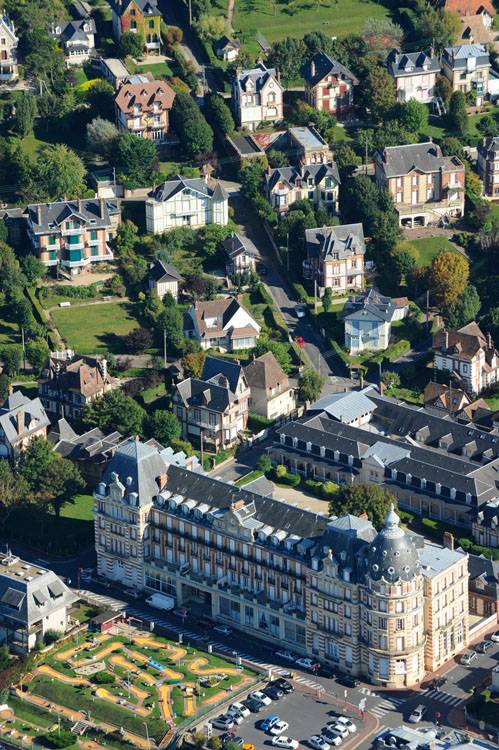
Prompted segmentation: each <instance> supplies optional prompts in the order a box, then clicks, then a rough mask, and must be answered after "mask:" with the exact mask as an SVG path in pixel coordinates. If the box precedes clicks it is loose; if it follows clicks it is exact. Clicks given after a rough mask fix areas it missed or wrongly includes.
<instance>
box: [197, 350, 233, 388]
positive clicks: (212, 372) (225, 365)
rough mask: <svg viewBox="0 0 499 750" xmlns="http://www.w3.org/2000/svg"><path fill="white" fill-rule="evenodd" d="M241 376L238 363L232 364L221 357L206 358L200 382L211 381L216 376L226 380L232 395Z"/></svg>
mask: <svg viewBox="0 0 499 750" xmlns="http://www.w3.org/2000/svg"><path fill="white" fill-rule="evenodd" d="M242 374H243V367H242V365H240V364H239V363H238V362H232V361H230V360H228V359H222V358H221V357H210V356H209V355H208V356H207V357H206V359H205V361H204V364H203V371H202V373H201V377H200V379H201V380H212V379H213V378H216V377H217V376H218V375H223V376H224V377H225V378H227V381H228V383H229V388H230V389H231V391H233V393H235V392H236V389H237V384H238V381H239V378H240V377H241V375H242Z"/></svg>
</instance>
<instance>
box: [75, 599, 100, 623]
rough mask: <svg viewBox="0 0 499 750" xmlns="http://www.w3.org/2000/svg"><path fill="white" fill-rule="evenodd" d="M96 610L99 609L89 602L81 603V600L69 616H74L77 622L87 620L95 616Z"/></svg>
mask: <svg viewBox="0 0 499 750" xmlns="http://www.w3.org/2000/svg"><path fill="white" fill-rule="evenodd" d="M98 612H99V609H98V608H97V607H93V606H91V605H90V604H83V602H81V603H80V604H79V606H78V608H77V609H74V610H73V611H72V612H71V616H72V617H74V619H75V620H78V622H88V621H89V620H91V619H92V617H95V615H96V614H98Z"/></svg>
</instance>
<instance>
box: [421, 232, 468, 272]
mask: <svg viewBox="0 0 499 750" xmlns="http://www.w3.org/2000/svg"><path fill="white" fill-rule="evenodd" d="M411 245H414V247H415V248H416V250H417V251H418V261H417V263H418V266H419V267H420V268H422V267H423V266H429V265H430V264H431V262H432V260H433V258H434V257H435V256H436V255H438V254H439V253H441V252H442V251H443V250H445V251H447V252H451V253H457V250H456V248H455V247H454V245H452V244H451V243H450V242H449V240H448V239H447V237H424V238H422V239H420V240H411Z"/></svg>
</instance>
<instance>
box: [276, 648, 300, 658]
mask: <svg viewBox="0 0 499 750" xmlns="http://www.w3.org/2000/svg"><path fill="white" fill-rule="evenodd" d="M275 655H276V656H278V657H279V659H284V660H285V661H296V660H297V659H298V657H297V655H296V654H293V653H292V652H291V651H285V650H284V649H282V650H279V651H276V652H275Z"/></svg>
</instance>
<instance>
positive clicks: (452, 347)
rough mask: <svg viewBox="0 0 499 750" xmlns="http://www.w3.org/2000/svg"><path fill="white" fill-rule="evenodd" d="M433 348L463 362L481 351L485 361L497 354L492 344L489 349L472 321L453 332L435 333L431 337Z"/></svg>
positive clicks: (478, 328)
mask: <svg viewBox="0 0 499 750" xmlns="http://www.w3.org/2000/svg"><path fill="white" fill-rule="evenodd" d="M490 343H491V344H492V341H490ZM433 348H434V349H436V350H440V351H442V352H446V353H447V354H448V355H449V356H453V357H458V358H459V359H465V360H472V359H473V357H476V355H477V354H478V353H479V352H480V351H481V350H482V349H484V350H485V352H486V360H487V361H490V359H491V357H492V355H493V354H494V353H496V354H497V352H496V350H495V348H494V346H493V344H492V346H490V347H489V343H488V341H487V337H486V336H485V334H484V333H483V331H482V330H481V328H480V326H479V325H478V323H475V322H474V321H473V322H471V323H468V325H466V326H463V327H462V328H458V329H457V330H455V331H446V330H445V329H442V330H440V331H437V333H436V334H435V335H434V336H433Z"/></svg>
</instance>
